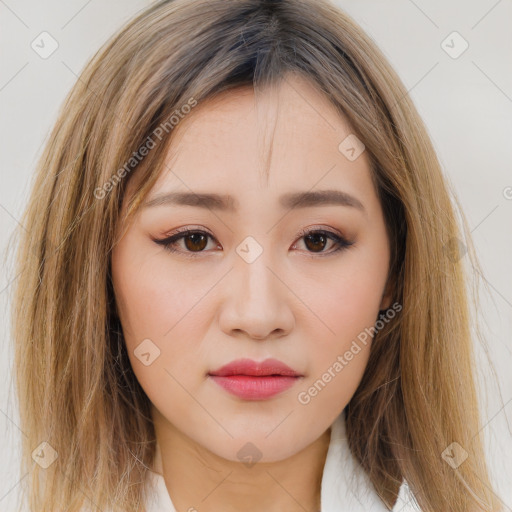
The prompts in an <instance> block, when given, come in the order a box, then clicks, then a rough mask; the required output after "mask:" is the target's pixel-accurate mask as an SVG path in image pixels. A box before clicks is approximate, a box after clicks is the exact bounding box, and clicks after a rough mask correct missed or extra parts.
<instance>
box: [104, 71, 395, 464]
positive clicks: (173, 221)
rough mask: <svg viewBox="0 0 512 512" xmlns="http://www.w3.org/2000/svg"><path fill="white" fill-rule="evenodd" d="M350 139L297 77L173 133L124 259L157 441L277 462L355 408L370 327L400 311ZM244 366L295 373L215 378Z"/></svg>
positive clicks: (137, 361)
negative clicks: (393, 305) (177, 440)
mask: <svg viewBox="0 0 512 512" xmlns="http://www.w3.org/2000/svg"><path fill="white" fill-rule="evenodd" d="M350 134H351V130H350V128H349V126H347V124H346V123H345V121H344V120H343V119H341V118H340V116H339V114H338V113H337V112H336V111H335V110H334V109H333V107H332V106H331V105H330V104H329V103H328V101H327V100H326V99H325V98H324V97H322V96H320V95H319V93H318V92H317V91H316V89H315V88H314V87H313V86H312V85H311V84H310V83H309V82H307V81H305V80H304V79H298V78H291V77H289V78H287V79H286V80H285V81H284V82H283V83H282V85H281V86H280V88H279V89H278V94H277V95H275V94H273V93H270V92H267V93H266V94H262V96H261V97H258V98H257V102H255V96H254V93H253V91H252V89H237V90H235V91H230V92H227V93H223V94H222V95H220V96H219V97H217V98H216V99H215V100H209V101H208V102H204V103H202V104H199V105H198V106H196V107H195V108H193V109H192V111H191V113H189V114H188V115H187V116H186V117H185V118H184V119H183V120H181V121H180V124H178V125H177V127H175V128H174V133H173V137H174V140H173V145H172V148H171V152H170V153H169V155H168V158H167V161H166V166H165V168H164V170H163V172H162V174H161V175H160V177H159V179H158V181H157V183H156V184H155V186H154V188H153V189H152V190H151V192H150V193H149V196H148V197H147V200H146V205H145V206H144V207H143V208H142V209H141V210H140V211H139V213H138V214H137V217H136V219H135V221H134V222H133V223H132V224H130V225H129V226H127V230H126V232H125V233H124V235H123V236H122V238H121V240H120V242H119V244H117V245H116V247H115V248H114V251H113V255H112V272H113V281H114V289H115V295H116V301H117V305H118V309H119V315H120V319H121V322H122V326H123V332H124V336H125V340H126V346H127V349H128V353H129V357H130V360H131V364H132V366H133V370H134V372H135V374H136V376H137V379H138V380H139V382H140V384H141V386H142V387H143V389H144V391H145V392H146V394H147V396H148V397H149V399H150V400H151V402H152V404H153V415H154V420H155V425H156V424H157V423H158V429H159V431H163V430H165V429H167V430H169V431H174V432H179V434H180V435H181V436H186V438H187V439H188V440H189V441H190V442H192V443H194V444H196V445H200V446H201V447H203V448H206V449H207V450H209V451H210V452H213V453H215V454H216V455H218V456H220V457H223V458H225V459H228V460H232V461H239V460H242V458H243V457H244V456H246V455H247V453H246V452H247V451H249V452H251V451H253V452H254V453H249V455H253V456H257V457H258V458H259V457H261V458H260V461H261V462H265V461H268V462H270V461H276V460H281V459H284V458H286V457H289V456H291V455H292V454H294V453H296V452H299V451H300V450H302V449H304V448H305V447H307V446H308V445H310V444H311V443H312V442H313V441H315V440H316V439H318V438H319V437H320V436H321V435H322V434H323V433H324V432H325V431H326V430H327V429H328V428H329V426H330V425H331V424H332V422H333V421H334V419H335V418H336V416H337V415H338V414H340V412H341V411H342V410H343V409H344V407H345V406H346V405H347V403H348V402H349V400H350V398H351V397H352V395H353V394H354V392H355V390H356V388H357V386H358V384H359V382H360V380H361V377H362V375H363V372H364V369H365V366H366V364H367V360H368V356H369V350H370V344H371V338H369V337H368V334H367V333H368V332H369V331H368V330H369V329H370V328H371V327H372V326H373V325H374V324H375V321H376V319H377V315H378V311H379V309H381V308H384V307H388V306H389V305H390V301H389V298H388V297H385V296H384V290H385V284H386V279H387V269H388V264H389V256H390V255H389V246H388V239H387V235H386V227H385V222H384V218H383V213H382V210H381V207H380V204H379V201H378V198H377V196H376V192H375V190H374V187H373V185H372V181H371V178H370V168H369V160H368V157H367V154H366V153H365V152H364V151H363V152H362V153H361V154H360V155H359V156H358V153H359V152H360V151H361V147H360V146H357V145H356V146H354V139H352V138H349V139H346V138H347V137H348V136H349V135H350ZM267 168H268V170H269V177H268V179H267V178H266V177H265V169H267ZM134 178H135V176H134ZM130 185H132V189H130V188H129V190H128V192H127V193H131V192H130V190H133V183H130ZM322 191H330V193H329V194H325V198H324V199H322V197H323V195H322ZM168 194H182V196H176V197H174V199H172V197H171V196H168ZM296 194H308V196H306V197H305V199H303V200H302V202H299V203H297V202H295V203H294V202H293V201H292V200H291V199H290V197H292V196H295V195H296ZM211 195H215V197H211ZM180 197H181V200H180V199H179V198H180ZM326 198H327V199H326ZM184 229H187V230H191V231H193V233H192V234H190V233H189V234H188V235H187V234H186V233H185V234H183V233H179V235H180V236H181V238H178V237H177V238H176V239H175V240H174V242H173V243H172V245H169V246H168V247H167V248H166V247H165V246H164V245H163V244H162V243H159V242H158V241H159V240H164V239H166V238H169V237H172V236H173V235H174V234H176V232H177V230H181V231H183V230H184ZM308 233H310V234H309V236H308ZM336 237H339V240H345V241H346V242H347V243H348V244H350V245H345V242H343V241H341V242H340V241H338V239H337V238H336ZM363 340H365V341H363ZM238 359H249V360H252V361H253V362H254V363H258V362H262V361H265V360H267V359H275V360H278V361H280V362H282V363H283V364H285V365H287V366H288V367H289V368H291V369H292V370H293V371H294V375H295V376H290V375H288V376H284V375H283V373H284V371H282V369H281V368H279V367H278V366H272V365H271V366H272V367H271V368H267V370H266V371H264V372H263V374H265V373H266V374H267V376H264V375H259V376H254V375H253V376H252V377H251V376H248V375H247V374H248V373H251V372H250V365H249V366H243V365H242V366H237V367H236V368H235V369H234V370H233V372H234V374H235V375H233V376H231V377H229V376H223V377H222V376H219V375H217V376H214V375H213V374H214V373H219V372H217V370H219V369H220V368H221V367H223V366H224V365H227V364H228V363H230V362H232V361H235V360H238ZM272 374H274V376H271V375H272ZM276 374H277V375H276ZM247 443H251V444H247ZM240 450H241V451H240Z"/></svg>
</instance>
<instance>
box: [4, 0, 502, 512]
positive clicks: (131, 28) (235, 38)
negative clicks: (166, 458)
mask: <svg viewBox="0 0 512 512" xmlns="http://www.w3.org/2000/svg"><path fill="white" fill-rule="evenodd" d="M289 73H297V74H300V75H301V76H304V77H306V78H308V79H309V80H311V81H312V83H313V84H314V85H315V86H316V87H317V88H318V89H319V90H320V91H322V92H323V93H324V94H325V96H326V97H327V98H328V99H329V100H330V102H331V103H332V105H333V106H334V107H335V108H336V109H337V110H338V112H339V113H340V115H343V116H345V118H346V119H347V121H348V122H349V123H350V126H351V128H352V131H353V133H355V134H356V135H357V137H358V138H359V139H361V140H362V141H363V142H364V144H365V146H366V151H367V154H368V155H369V158H370V162H371V172H372V178H373V181H374V183H375V187H376V190H377V191H378V195H379V199H380V201H381V204H382V208H383V212H384V215H385V219H386V224H387V229H388V234H389V238H390V241H391V253H392V254H391V255H392V258H391V264H390V268H389V282H390V286H392V290H393V296H394V300H395V301H396V302H398V303H400V304H402V306H403V309H402V312H401V314H400V315H398V316H397V318H396V319H395V320H394V321H393V322H390V323H389V324H388V325H386V326H385V327H384V328H383V329H382V330H380V331H379V332H378V334H377V335H376V337H375V339H374V342H373V344H372V348H371V354H370V359H369V362H368V366H367V368H366V371H365V373H364V376H363V379H362V381H361V383H360V386H359V387H358V389H357V391H356V393H355V394H354V396H353V397H352V399H351V401H350V403H349V404H348V405H347V407H346V418H347V434H348V438H349V443H350V447H351V450H352V452H353V453H354V455H355V456H356V457H357V459H358V460H359V461H360V463H361V465H362V466H363V468H364V469H365V471H366V472H367V474H368V475H369V477H370V479H371V482H372V483H373V485H374V487H375V489H376V491H377V492H378V493H379V495H380V496H381V497H382V499H383V500H384V502H385V503H386V504H387V505H388V507H392V505H393V503H394V502H395V501H396V499H397V494H398V490H399V487H400V484H401V483H402V482H403V481H404V480H405V481H406V482H407V483H408V486H409V488H410V489H411V491H412V492H413V493H414V495H415V499H416V500H417V502H418V504H419V506H420V507H421V509H422V510H423V511H425V512H439V511H443V512H444V511H457V512H461V511H473V510H474V511H476V510H485V511H491V510H492V511H494V510H500V509H499V508H498V505H499V504H498V503H497V501H496V497H495V495H494V494H493V492H492V490H491V489H492V486H491V483H490V481H489V477H488V473H487V468H486V463H485V458H484V452H483V447H482V440H481V437H480V433H479V429H480V420H479V412H478V406H477V394H476V384H475V365H474V356H473V353H472V340H471V336H470V332H471V328H470V312H469V301H468V295H469V294H468V290H467V287H466V275H465V271H464V269H463V259H462V258H461V257H460V256H461V255H460V254H458V253H457V250H456V249H457V247H458V245H457V244H458V242H457V241H458V240H464V243H465V244H466V245H467V246H468V247H469V253H468V256H469V257H470V258H471V259H472V262H473V265H476V264H477V262H476V257H475V254H474V251H473V250H472V247H471V242H470V239H469V235H468V234H467V233H466V236H465V237H464V236H463V234H462V231H461V227H459V225H458V223H457V221H456V216H455V213H456V212H455V209H454V207H453V205H452V200H451V198H450V190H449V185H448V184H447V181H446V179H445V178H443V175H442V171H441V168H440V164H439V162H438V160H437V157H436V154H435V151H434V149H433V147H432V144H431V141H430V139H429V137H428V134H427V131H426V128H425V126H424V124H423V123H422V121H421V119H420V117H419V115H418V113H417V111H416V109H415V107H414V105H413V103H412V101H411V100H410V98H409V96H408V94H407V90H406V89H405V87H404V86H403V84H402V83H401V81H400V79H399V77H398V76H397V75H396V73H395V72H394V71H393V69H392V68H391V66H390V65H389V64H388V63H387V60H386V58H385V57H384V55H383V54H382V53H381V51H380V50H379V49H378V48H377V47H376V45H375V44H374V43H373V41H372V40H371V39H370V38H369V37H368V36H367V35H365V33H364V32H363V31H362V30H361V28H360V27H359V26H358V25H357V24H356V23H355V22H354V21H353V20H352V19H351V18H350V17H349V16H347V15H346V14H344V13H343V12H342V11H340V10H339V9H338V8H336V7H334V6H333V5H331V4H330V3H328V2H327V1H324V0H281V1H270V0H267V1H264V0H261V1H259V0H230V1H229V2H227V1H225V0H207V1H206V0H174V1H161V2H158V3H155V4H153V5H151V6H150V7H149V8H147V9H146V10H144V11H143V12H142V13H140V14H139V15H138V16H136V17H135V18H134V19H133V20H131V21H130V22H129V23H128V24H127V25H126V26H124V27H123V28H122V29H121V30H120V31H119V32H118V33H116V34H115V35H114V36H113V37H112V38H111V39H110V40H109V41H108V42H107V43H106V44H105V45H104V46H103V48H102V49H101V50H100V51H99V52H98V53H97V54H96V55H95V56H94V57H93V58H92V60H91V61H90V62H89V63H88V65H87V66H86V67H85V69H84V70H83V71H82V73H81V75H80V77H79V79H78V81H77V83H76V85H75V86H74V87H73V89H72V90H71V92H70V93H69V95H68V97H67V98H66V100H65V102H64V104H63V106H62V108H61V110H60V113H59V117H58V119H57V122H56V124H55V127H54V129H53V131H52V132H51V134H50V137H49V140H48V142H47V144H46V146H45V148H44V151H43V154H42V155H41V157H40V160H39V162H38V167H37V173H36V175H35V181H34V182H33V184H32V192H31V197H30V200H29V203H28V206H27V208H26V211H25V213H24V216H23V219H22V221H21V224H23V225H25V226H29V227H30V230H29V231H28V232H21V233H20V241H19V249H18V253H17V269H16V274H18V273H19V277H18V280H17V282H16V288H15V295H14V301H13V318H12V325H13V340H14V344H15V369H14V374H15V378H16V390H17V395H18V400H19V410H20V428H21V429H22V430H23V432H24V433H25V434H26V435H25V436H24V437H23V438H22V467H21V473H20V474H21V475H24V474H25V473H27V472H29V473H30V475H29V478H28V479H27V489H26V496H27V498H28V503H29V507H30V510H31V511H37V512H40V511H52V512H53V511H56V510H67V511H69V512H75V511H79V510H82V509H83V508H84V507H85V508H88V509H94V510H96V507H97V509H100V510H106V509H108V510H114V511H117V510H122V511H129V512H132V511H133V512H134V511H140V510H143V504H144V502H145V494H144V493H145V487H144V483H145V481H146V477H147V471H148V467H151V465H152V462H153V457H154V454H155V432H154V428H153V424H152V421H151V416H150V408H149V405H150V403H149V399H148V397H147V396H146V395H145V393H144V391H143V390H142V388H141V386H140V385H139V383H138V381H137V379H136V378H135V375H134V373H133V371H132V369H131V366H130V362H129V359H128V355H127V353H126V348H125V346H124V343H123V338H122V330H121V325H120V322H119V318H118V315H117V312H116V305H115V297H114V294H113V289H112V284H111V269H110V255H111V250H112V247H113V246H114V245H115V243H116V235H115V234H116V232H117V227H118V226H119V223H120V222H121V219H120V207H121V204H122V201H123V197H124V192H125V190H126V186H127V184H128V183H129V182H130V180H132V179H133V176H134V175H137V181H138V187H137V191H136V194H135V195H134V197H133V198H132V200H131V202H130V207H129V211H128V214H129V215H133V214H134V213H135V212H136V211H137V209H138V207H139V205H140V204H141V202H142V201H143V199H144V197H145V195H146V194H147V192H148V191H149V190H150V189H151V187H152V185H153V184H154V183H155V181H156V179H157V177H158V175H159V173H160V172H162V169H163V159H164V158H165V155H166V153H167V150H168V148H169V145H170V143H171V139H172V130H168V133H167V131H166V133H165V135H163V136H162V137H160V138H159V137H155V136H154V134H155V130H157V129H158V128H159V127H161V126H162V125H164V124H165V123H168V122H170V121H169V120H170V119H171V117H172V115H173V114H174V115H177V116H178V117H179V116H180V115H182V114H183V112H186V109H184V108H183V106H184V105H187V104H189V105H191V104H192V103H193V102H194V101H195V102H197V103H201V101H203V100H205V99H207V98H210V97H213V96H214V95H217V94H219V93H221V92H224V91H228V90H230V89H233V88H235V87H242V86H245V87H254V88H261V89H262V90H263V93H264V91H265V88H266V87H269V86H273V85H276V84H278V83H279V81H281V80H286V77H287V76H288V74H289ZM191 100H192V101H191ZM159 133H160V132H159ZM148 137H151V139H152V141H153V144H152V146H151V148H150V149H149V151H145V152H144V155H143V157H142V158H140V159H139V158H136V157H135V156H134V154H135V153H136V154H137V155H140V153H141V152H140V148H141V147H142V146H143V145H144V144H146V142H145V141H147V140H148ZM132 158H136V160H137V161H135V160H131V159H132ZM127 162H131V163H129V164H128V166H127ZM463 227H464V230H465V231H467V229H466V227H465V224H464V225H463ZM43 440H44V441H46V442H48V443H49V445H51V446H52V447H53V448H54V449H55V450H56V452H57V454H58V457H57V459H56V460H55V462H54V463H53V464H51V465H50V466H49V467H47V468H45V469H43V468H42V467H41V466H39V465H37V464H35V463H34V461H33V459H32V457H31V454H32V451H33V450H34V449H35V448H36V447H37V446H38V445H40V443H41V441H43ZM453 442H457V443H458V444H459V445H460V446H461V447H463V449H464V450H465V451H466V452H467V453H468V457H467V459H466V460H465V461H464V462H463V463H462V464H461V465H460V466H458V467H457V468H453V467H451V466H450V465H449V464H447V462H445V460H443V458H442V456H441V454H442V453H443V452H444V450H445V449H446V448H447V447H449V446H450V445H451V443H453Z"/></svg>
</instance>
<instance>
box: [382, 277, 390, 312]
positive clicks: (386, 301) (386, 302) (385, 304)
mask: <svg viewBox="0 0 512 512" xmlns="http://www.w3.org/2000/svg"><path fill="white" fill-rule="evenodd" d="M391 288H392V287H391V285H390V281H389V280H388V281H387V282H386V286H385V287H384V292H383V294H382V299H381V302H380V306H379V310H380V311H385V310H386V309H388V308H389V307H391V303H392V299H393V290H392V289H391Z"/></svg>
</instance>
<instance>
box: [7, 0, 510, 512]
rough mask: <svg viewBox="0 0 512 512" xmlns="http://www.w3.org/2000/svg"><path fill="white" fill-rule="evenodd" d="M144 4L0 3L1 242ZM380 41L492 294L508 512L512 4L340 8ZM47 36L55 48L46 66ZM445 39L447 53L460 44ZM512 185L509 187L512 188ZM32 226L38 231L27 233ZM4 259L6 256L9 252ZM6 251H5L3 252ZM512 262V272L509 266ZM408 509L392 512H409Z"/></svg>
mask: <svg viewBox="0 0 512 512" xmlns="http://www.w3.org/2000/svg"><path fill="white" fill-rule="evenodd" d="M150 3H151V2H149V1H148V0H124V1H121V0H108V1H102V2H101V1H99V0H89V1H84V0H70V1H68V2H57V1H56V0H48V1H46V2H44V3H39V2H35V1H33V0H32V1H23V0H5V1H4V0H0V49H1V56H0V107H1V118H0V119H1V123H0V130H1V131H0V144H1V166H0V170H1V171H0V172H1V175H0V177H1V182H0V183H1V185H0V244H1V247H0V249H2V250H3V251H4V252H5V247H6V244H7V240H8V237H9V236H10V234H11V232H12V231H13V229H14V228H15V227H16V226H17V225H18V219H19V218H20V216H21V212H22V210H23V207H24V205H25V203H26V200H27V197H28V191H29V185H30V181H31V176H32V173H33V169H34V164H35V162H36V159H37V156H38V155H39V154H40V152H41V149H42V145H43V143H44V141H45V140H46V137H47V135H48V132H49V130H50V128H51V126H52V125H53V123H54V122H55V119H56V114H57V110H58V107H59V106H60V104H61V102H62V100H63V98H64V96H65V94H66V93H67V92H68V91H69V89H70V88H71V87H72V85H73V84H74V83H75V81H76V80H77V76H78V74H79V72H80V71H81V69H82V68H83V66H84V64H85V63H86V61H87V60H88V59H89V58H90V57H91V56H92V55H93V53H94V52H96V50H97V49H98V48H99V47H100V45H101V44H102V43H103V42H104V41H105V40H106V39H107V38H108V37H109V36H110V35H111V34H112V33H113V32H114V31H115V30H116V29H117V28H118V27H119V26H121V25H122V24H124V22H125V21H127V20H128V19H129V18H130V17H131V15H132V14H134V13H136V12H137V11H139V10H140V9H142V8H144V7H146V6H147V5H149V4H150ZM336 3H337V4H338V5H339V6H340V7H342V8H343V9H345V10H346V11H347V12H348V13H349V14H350V15H351V16H352V17H353V18H354V19H355V20H356V21H357V22H358V23H359V24H360V25H361V26H362V27H363V29H364V30H366V31H367V33H369V35H370V36H371V37H373V39H374V40H375V41H376V42H377V44H378V45H379V46H380V48H381V49H382V50H383V51H384V53H385V54H386V56H387V57H388V58H389V60H390V61H391V63H392V65H393V66H394V67H395V69H396V70H397V71H398V74H399V75H400V77H401V78H402V80H403V82H404V83H405V85H406V87H407V89H408V90H409V94H410V96H411V97H412V99H413V101H414V102H415V104H416V106H417V108H418V109H419V112H420V114H421V115H422V116H423V119H424V120H425V123H426V125H427V127H428V130H429V133H430V135H431V137H432V139H433V142H434V145H435V147H436V149H437V151H438V154H439V158H440V160H441V162H442V165H443V168H444V171H445V174H446V175H447V177H448V179H449V180H450V182H451V183H452V184H453V188H454V190H455V191H456V193H457V195H458V197H459V199H460V200H461V202H462V205H463V208H464V211H465V213H466V215H467V218H468V220H469V224H470V229H471V232H472V236H473V239H474V242H475V245H476V248H477V252H478V255H479V257H480V260H481V262H482V266H483V269H484V277H485V280H486V281H487V283H488V285H489V289H490V294H489V295H484V296H483V300H482V304H481V307H480V311H481V314H480V316H481V319H482V322H484V323H483V329H484V332H485V334H486V335H487V338H488V340H489V347H490V356H491V360H492V362H493V364H494V365H495V367H496V369H497V373H498V380H499V388H498V384H497V383H496V382H495V381H493V380H492V378H491V377H490V372H489V368H488V366H487V361H486V359H485V356H484V353H483V352H482V350H481V348H480V347H479V346H478V345H477V346H476V350H477V358H478V364H479V367H480V374H481V379H482V381H484V382H485V384H486V385H485V387H484V388H483V393H482V410H483V415H484V423H483V424H482V430H483V431H484V434H485V439H486V449H487V453H488V457H489V461H490V464H491V470H492V476H493V479H494V482H495V485H496V488H497V490H498V494H499V496H500V498H501V499H502V501H503V505H504V510H506V511H512V457H511V455H512V403H511V401H512V371H511V369H512V364H511V363H512V343H511V335H510V333H511V331H512V272H511V270H510V261H511V258H510V254H511V252H512V229H511V228H512V222H511V221H512V169H511V161H512V140H511V135H512V67H511V66H512V61H511V58H510V56H511V55H512V30H511V27H512V1H511V0H499V1H496V0H481V1H477V0H472V1H469V2H468V1H464V0H456V1H454V0H452V1H450V2H446V1H443V0H433V1H426V0H415V1H413V0H387V1H386V2H383V1H377V0H338V1H337V2H336ZM43 31H47V32H49V33H50V34H51V35H52V37H54V38H55V39H56V40H57V42H58V44H59V46H58V49H57V50H56V51H55V52H54V53H53V54H52V55H51V56H50V57H48V58H47V59H42V58H41V57H40V56H39V55H38V54H37V53H36V52H35V51H34V50H33V49H32V48H31V43H32V41H33V40H34V39H36V38H37V37H38V36H39V34H40V33H41V32H43ZM453 31H457V32H458V33H459V34H460V35H461V36H462V37H463V38H464V39H465V40H466V41H467V42H468V44H469V47H468V49H467V50H466V51H465V52H464V53H462V55H460V56H459V57H458V58H452V57H451V56H450V55H448V53H446V51H445V50H444V49H443V47H442V42H443V41H444V40H445V39H446V38H447V37H448V36H449V35H450V34H451V33H452V32H453ZM452 39H453V36H450V38H448V40H447V42H446V43H445V44H446V45H450V46H453V47H454V48H453V49H452V50H451V51H452V52H453V51H456V50H458V49H459V48H461V46H460V44H461V42H460V41H459V40H457V39H453V41H454V42H453V43H452V42H451V40H452ZM507 187H508V188H507ZM25 228H26V229H30V226H25ZM4 252H3V253H4ZM3 253H2V254H3ZM11 260H12V258H11V257H10V258H9V259H8V264H7V267H4V266H2V273H1V275H0V306H1V307H0V321H1V325H2V326H5V328H3V329H2V332H1V339H0V343H1V345H0V346H1V349H2V358H1V360H0V366H1V369H0V375H1V386H0V412H1V414H0V425H1V427H2V435H1V438H2V439H1V445H0V446H1V450H2V459H3V463H2V466H1V469H0V482H1V483H0V509H1V510H6V511H9V510H13V509H14V503H15V500H16V498H17V493H18V490H19V485H18V481H19V479H18V469H17V455H16V450H17V448H18V443H19V439H20V436H22V435H23V434H22V433H21V432H20V430H19V428H18V426H17V411H16V404H15V401H14V395H13V387H12V382H11V373H10V367H11V361H12V350H11V347H10V344H9V325H8V322H9V318H8V307H9V294H10V291H11V289H12V287H11V286H10V285H11V284H12V282H13V281H14V279H15V278H16V276H15V275H14V274H13V272H12V264H11V263H10V262H11ZM507 262H508V263H507ZM407 509H410V507H408V506H407V504H406V501H404V502H401V503H400V504H399V505H398V506H397V507H395V510H407Z"/></svg>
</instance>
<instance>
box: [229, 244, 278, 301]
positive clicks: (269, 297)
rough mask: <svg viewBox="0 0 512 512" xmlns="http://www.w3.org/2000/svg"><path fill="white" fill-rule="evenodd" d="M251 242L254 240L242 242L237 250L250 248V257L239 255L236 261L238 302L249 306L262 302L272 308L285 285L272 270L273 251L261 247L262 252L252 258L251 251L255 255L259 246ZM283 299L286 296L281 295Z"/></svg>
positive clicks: (235, 277)
mask: <svg viewBox="0 0 512 512" xmlns="http://www.w3.org/2000/svg"><path fill="white" fill-rule="evenodd" d="M251 244H254V242H251V241H248V242H247V243H246V244H241V246H240V248H239V251H237V252H239V254H240V253H241V252H242V251H243V250H244V249H247V248H248V249H249V252H248V254H249V257H248V258H245V257H244V255H242V256H238V257H237V259H238V261H236V263H235V269H234V271H235V276H233V278H234V279H235V280H236V281H237V291H238V294H237V295H238V297H239V300H238V302H239V304H241V305H248V306H251V303H254V302H261V303H262V305H266V306H267V307H268V308H271V307H273V306H275V305H276V303H277V302H279V300H278V296H279V297H280V295H281V293H282V290H281V289H280V288H281V286H283V285H282V283H280V282H279V280H278V279H277V278H276V276H275V275H274V272H272V271H271V270H270V269H271V268H272V267H273V264H272V261H271V251H270V250H268V249H266V250H263V248H261V252H260V254H259V255H257V257H255V259H254V260H251V252H252V253H253V254H252V257H254V251H257V247H254V245H251ZM242 254H243V253H242ZM246 254H247V253H246ZM281 300H284V297H281Z"/></svg>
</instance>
